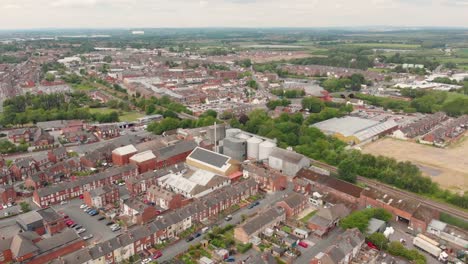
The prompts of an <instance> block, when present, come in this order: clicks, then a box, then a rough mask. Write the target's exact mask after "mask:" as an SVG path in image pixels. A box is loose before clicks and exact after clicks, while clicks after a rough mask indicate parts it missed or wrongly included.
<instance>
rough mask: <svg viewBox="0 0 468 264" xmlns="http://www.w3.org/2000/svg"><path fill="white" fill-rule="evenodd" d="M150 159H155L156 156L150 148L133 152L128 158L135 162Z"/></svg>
mask: <svg viewBox="0 0 468 264" xmlns="http://www.w3.org/2000/svg"><path fill="white" fill-rule="evenodd" d="M152 159H156V156H155V155H154V153H153V151H151V150H147V151H145V152H141V153H138V154H135V155H133V156H132V157H131V158H130V160H132V161H135V162H145V161H148V160H152Z"/></svg>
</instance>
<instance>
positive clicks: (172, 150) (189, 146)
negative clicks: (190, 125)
mask: <svg viewBox="0 0 468 264" xmlns="http://www.w3.org/2000/svg"><path fill="white" fill-rule="evenodd" d="M196 147H197V144H196V143H195V142H194V141H181V142H177V143H176V144H174V145H170V146H167V147H164V148H160V149H159V150H158V151H157V152H158V154H159V155H158V158H159V159H161V160H165V159H168V158H171V157H174V156H177V155H179V154H182V153H185V152H189V151H192V150H194V149H195V148H196Z"/></svg>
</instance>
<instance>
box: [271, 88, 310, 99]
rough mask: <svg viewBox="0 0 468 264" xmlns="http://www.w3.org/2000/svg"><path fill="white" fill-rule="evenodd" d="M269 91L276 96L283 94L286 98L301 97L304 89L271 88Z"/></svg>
mask: <svg viewBox="0 0 468 264" xmlns="http://www.w3.org/2000/svg"><path fill="white" fill-rule="evenodd" d="M271 93H272V94H274V95H276V96H284V97H286V98H301V97H304V95H305V91H304V90H302V89H286V90H285V89H273V90H271Z"/></svg>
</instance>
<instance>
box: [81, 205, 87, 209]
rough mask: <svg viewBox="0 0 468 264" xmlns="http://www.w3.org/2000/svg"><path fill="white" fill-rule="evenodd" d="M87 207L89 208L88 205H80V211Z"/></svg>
mask: <svg viewBox="0 0 468 264" xmlns="http://www.w3.org/2000/svg"><path fill="white" fill-rule="evenodd" d="M86 207H88V206H87V205H86V204H82V205H80V209H85V208H86Z"/></svg>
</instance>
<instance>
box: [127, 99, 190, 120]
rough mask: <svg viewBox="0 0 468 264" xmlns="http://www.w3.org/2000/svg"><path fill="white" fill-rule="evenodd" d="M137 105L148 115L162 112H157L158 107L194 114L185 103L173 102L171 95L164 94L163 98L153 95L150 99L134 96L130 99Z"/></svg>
mask: <svg viewBox="0 0 468 264" xmlns="http://www.w3.org/2000/svg"><path fill="white" fill-rule="evenodd" d="M130 101H131V102H132V103H133V104H134V105H135V106H136V107H139V108H140V109H142V110H144V111H145V112H146V114H147V115H150V114H155V113H160V112H157V110H158V108H159V110H161V109H160V108H161V107H163V108H166V109H167V110H170V111H173V112H176V113H187V114H192V112H191V111H190V110H188V109H187V107H186V106H185V105H183V104H180V103H176V102H173V101H172V100H171V99H170V97H169V96H166V95H165V96H163V97H161V98H156V97H151V98H149V99H145V98H142V99H136V98H132V99H131V100H130Z"/></svg>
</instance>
